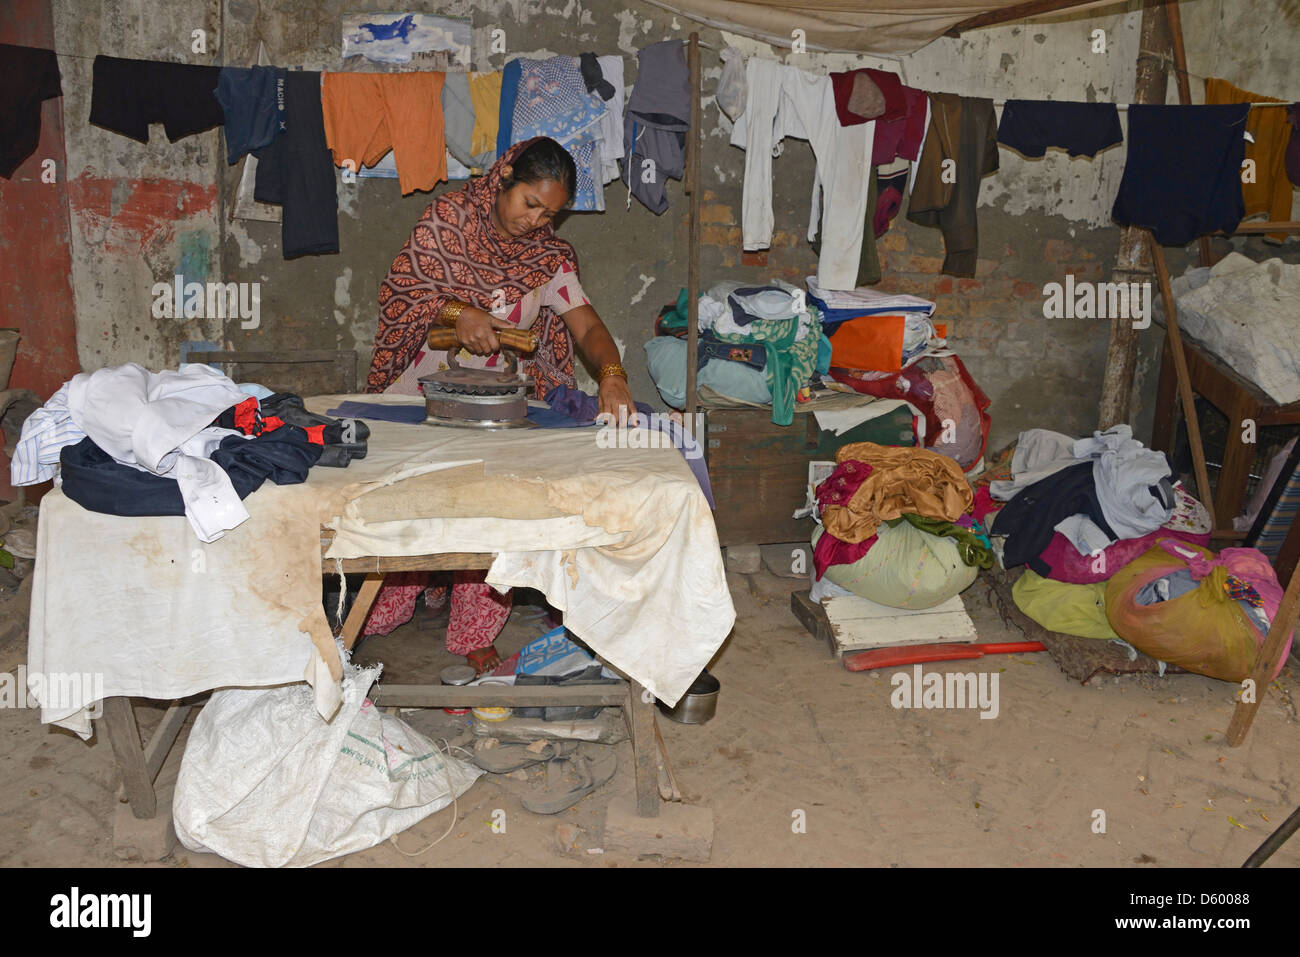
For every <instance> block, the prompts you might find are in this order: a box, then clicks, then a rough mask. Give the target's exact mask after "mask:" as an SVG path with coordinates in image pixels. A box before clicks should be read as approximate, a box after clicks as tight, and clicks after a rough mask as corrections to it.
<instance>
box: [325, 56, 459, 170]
mask: <svg viewBox="0 0 1300 957" xmlns="http://www.w3.org/2000/svg"><path fill="white" fill-rule="evenodd" d="M445 79H446V75H445V74H443V73H438V72H432V71H428V72H420V73H326V74H325V80H324V83H323V85H322V87H321V107H322V109H323V110H324V113H325V141H326V142H327V143H328V144H329V148H330V152H332V153H333V154H334V165H335V166H340V167H343V166H345V165H346V164H347V163H348V161H349V160H350V161H351V162H352V164H353V165H352V168H353V170H354V172H355V171H357V170H360V169H361V167H362V166H374V165H375V164H376V163H378V162H379V161H380V160H381V159H383V158H384V154H385V153H387V152H388V151H389V150H392V151H393V159H394V160H395V161H396V163H397V180H398V182H399V183H400V184H401V188H402V195H403V196H405V195H406V194H407V193H412V192H415V190H417V189H421V190H426V191H427V190H431V189H433V188H434V187H435V186H437V185H438V183H439V182H441V181H442V180H445V179H446V178H447V141H446V132H445V130H444V128H443V119H442V85H443V81H444V80H445Z"/></svg>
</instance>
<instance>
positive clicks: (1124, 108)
mask: <svg viewBox="0 0 1300 957" xmlns="http://www.w3.org/2000/svg"><path fill="white" fill-rule="evenodd" d="M689 42H690V41H689V40H683V41H682V43H683V44H685V43H689ZM12 45H14V46H23V45H25V44H12ZM697 45H698V46H699V47H700V48H701V49H704V50H713V51H714V52H717V51H716V48H715V47H713V46H712V45H711V44H708V43H705V42H704V41H702V40H701V41H698V43H697ZM31 49H34V50H44V49H49V48H47V47H32V48H31ZM50 52H52V53H53V54H54V55H55V56H58V57H73V58H75V59H78V60H93V59H95V56H96V55H98V54H96V55H88V54H85V53H62V52H60V51H58V50H51V51H50ZM1144 56H1145V54H1144ZM1151 56H1154V54H1151ZM1139 58H1141V57H1139ZM1157 59H1168V58H1167V57H1157ZM164 62H171V61H164ZM196 65H210V66H225V65H226V64H219V63H218V64H196ZM1166 65H1167V66H1168V67H1169V69H1172V70H1178V68H1177V67H1176V66H1174V65H1173V62H1172V60H1171V61H1170V62H1169V63H1168V64H1166ZM285 69H286V70H294V69H302V67H292V66H289V67H285ZM324 72H333V73H343V72H351V71H345V70H331V71H324ZM410 72H414V73H419V72H424V71H420V70H413V71H410ZM429 72H438V73H458V72H470V71H468V70H464V71H460V70H437V71H429ZM1178 72H1180V73H1185V74H1187V75H1188V76H1190V77H1195V78H1196V79H1198V80H1204V79H1208V77H1204V76H1201V74H1199V73H1192V72H1190V71H1188V70H1179V71H1178ZM927 92H929V91H927ZM1012 99H1016V100H1020V99H1026V97H1012ZM1043 102H1047V103H1050V102H1052V101H1051V100H1044V101H1043ZM1096 102H1098V103H1104V102H1105V101H1102V100H1098V101H1096ZM1006 104H1007V101H1006V100H1005V99H1002V100H994V101H993V105H994V107H996V108H998V109H1001V108H1002V107H1004V106H1006ZM1129 105H1130V104H1128V103H1116V104H1115V109H1117V110H1119V111H1120V112H1127V111H1128V108H1129ZM1157 105H1161V104H1157ZM1169 105H1171V106H1197V105H1200V104H1194V103H1191V104H1169ZM1290 105H1291V102H1290V101H1280V102H1277V103H1250V104H1249V107H1250V108H1251V109H1255V108H1257V107H1267V106H1290Z"/></svg>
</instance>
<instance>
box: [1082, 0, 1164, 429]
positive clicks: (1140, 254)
mask: <svg viewBox="0 0 1300 957" xmlns="http://www.w3.org/2000/svg"><path fill="white" fill-rule="evenodd" d="M1168 30H1169V18H1168V16H1167V8H1166V7H1165V4H1164V3H1163V0H1146V5H1145V6H1144V7H1143V9H1142V32H1141V39H1140V40H1139V41H1138V50H1139V52H1138V59H1137V79H1136V81H1135V83H1134V87H1133V102H1134V103H1163V102H1164V101H1165V89H1166V87H1167V86H1168V85H1169V73H1168V71H1167V70H1166V68H1165V61H1164V59H1162V58H1161V57H1160V56H1152V55H1151V54H1153V53H1155V54H1158V53H1160V52H1161V51H1165V50H1168V49H1169V48H1170V45H1171V41H1170V39H1169V32H1168ZM1145 233H1146V230H1144V229H1141V228H1140V227H1137V226H1126V227H1124V229H1123V230H1122V231H1121V232H1120V239H1119V252H1118V253H1117V254H1116V257H1115V269H1114V270H1113V271H1112V272H1111V281H1112V282H1120V283H1131V282H1143V281H1145V280H1149V279H1150V277H1151V262H1150V260H1149V258H1148V256H1147V245H1146V242H1145V240H1144V235H1145ZM1137 344H1138V333H1137V330H1136V329H1134V328H1133V323H1132V322H1131V321H1130V320H1128V319H1120V318H1115V319H1112V320H1111V323H1110V343H1109V345H1108V346H1107V348H1106V371H1105V373H1104V374H1103V376H1102V382H1101V403H1100V406H1099V408H1098V414H1097V418H1098V428H1101V429H1109V428H1110V427H1111V426H1114V425H1119V424H1121V423H1125V422H1128V421H1129V413H1130V408H1129V407H1130V404H1131V402H1132V400H1133V379H1134V373H1135V370H1136V369H1137Z"/></svg>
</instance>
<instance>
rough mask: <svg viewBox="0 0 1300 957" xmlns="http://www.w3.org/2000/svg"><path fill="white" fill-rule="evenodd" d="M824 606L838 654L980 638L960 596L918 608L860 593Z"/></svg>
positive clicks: (839, 598)
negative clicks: (880, 601) (871, 598)
mask: <svg viewBox="0 0 1300 957" xmlns="http://www.w3.org/2000/svg"><path fill="white" fill-rule="evenodd" d="M823 607H824V609H825V611H826V618H827V620H828V621H829V623H830V629H831V636H832V638H833V640H834V642H835V646H836V653H837V654H838V655H841V656H842V655H844V654H846V653H848V652H852V651H861V650H863V649H866V648H893V647H899V646H903V645H929V644H937V643H940V642H972V641H975V640H976V638H977V637H978V636H977V635H976V633H975V623H974V622H973V621H971V618H970V615H968V614H966V606H965V605H963V604H962V601H961V597H960V596H956V595H954V596H953V597H952V598H950V599H949V600H948V601H946V602H944V603H943V604H941V605H938V606H936V607H934V608H926V609H921V610H917V611H910V610H908V609H905V608H890V607H888V606H886V605H881V604H878V603H877V602H873V601H868V600H867V599H866V598H859V597H858V596H856V595H849V596H838V597H835V598H828V599H827V600H826V601H825V602H823Z"/></svg>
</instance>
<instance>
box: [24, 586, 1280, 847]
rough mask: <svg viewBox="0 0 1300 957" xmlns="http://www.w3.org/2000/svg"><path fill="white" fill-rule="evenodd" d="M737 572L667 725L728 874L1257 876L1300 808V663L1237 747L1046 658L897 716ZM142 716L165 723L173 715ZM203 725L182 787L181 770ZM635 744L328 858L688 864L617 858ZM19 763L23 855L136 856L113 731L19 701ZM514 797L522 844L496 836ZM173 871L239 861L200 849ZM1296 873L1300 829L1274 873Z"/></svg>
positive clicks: (382, 646) (983, 625)
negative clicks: (919, 871) (615, 806)
mask: <svg viewBox="0 0 1300 957" xmlns="http://www.w3.org/2000/svg"><path fill="white" fill-rule="evenodd" d="M730 584H731V591H732V595H733V598H734V600H735V603H736V608H737V612H738V615H739V618H738V621H737V624H736V629H735V632H734V634H733V635H732V637H731V638H730V639H729V641H728V642H727V644H726V645H725V646H724V648H723V650H722V652H721V653H720V654H719V656H718V658H717V660H716V662H715V664H714V667H713V673H714V674H715V675H716V676H717V677H718V678H719V679H720V680H721V682H722V692H721V696H720V699H719V705H718V714H717V717H716V718H715V719H714V720H713V721H711V722H710V723H708V724H706V725H702V726H686V725H679V724H674V723H673V722H671V721H667V720H664V719H663V718H660V722H659V723H660V726H661V727H662V730H663V734H664V737H665V739H666V742H667V746H668V750H669V754H670V756H671V759H672V762H673V764H674V768H675V770H676V773H677V777H678V780H679V782H680V785H681V788H682V790H683V792H684V793H685V798H686V801H687V802H688V803H692V804H698V805H704V806H707V807H709V808H711V809H712V812H713V818H714V827H715V835H714V844H713V854H712V862H711V863H712V864H714V865H735V866H763V865H792V866H837V865H867V866H875V867H885V866H891V867H892V866H900V867H914V866H927V865H929V866H1018V865H1047V866H1063V867H1069V866H1078V865H1083V866H1096V865H1103V866H1146V867H1162V866H1192V867H1237V866H1240V864H1241V863H1242V861H1244V860H1245V858H1246V857H1247V856H1248V855H1249V854H1250V852H1251V851H1252V850H1254V848H1255V847H1256V846H1257V845H1258V844H1259V843H1260V842H1261V841H1262V840H1263V839H1264V837H1265V836H1266V835H1267V834H1268V833H1269V832H1270V831H1271V830H1272V829H1273V828H1274V827H1276V826H1277V825H1278V824H1280V823H1281V822H1282V820H1283V819H1284V818H1285V817H1286V816H1287V815H1288V814H1289V813H1290V812H1291V811H1292V810H1293V809H1294V807H1295V805H1296V802H1297V801H1300V789H1297V791H1294V792H1293V791H1292V790H1291V784H1290V774H1291V772H1290V771H1289V770H1288V769H1289V768H1292V767H1296V766H1300V736H1297V733H1296V732H1297V725H1296V715H1295V709H1294V705H1293V703H1292V701H1293V694H1294V692H1295V689H1296V681H1295V678H1294V676H1293V670H1294V669H1293V667H1292V668H1288V670H1287V671H1285V672H1284V673H1283V676H1282V677H1281V679H1280V680H1279V681H1278V682H1275V683H1274V685H1273V686H1272V687H1271V688H1270V689H1269V693H1268V695H1267V697H1266V698H1265V700H1264V702H1263V704H1262V706H1261V708H1260V711H1259V714H1258V717H1257V719H1256V721H1255V724H1254V727H1253V729H1252V730H1251V733H1250V736H1249V737H1248V739H1247V741H1246V743H1245V744H1244V745H1243V746H1241V747H1239V748H1230V747H1228V745H1227V744H1226V742H1225V740H1224V731H1225V729H1226V728H1227V726H1228V721H1229V718H1230V716H1231V711H1232V707H1233V701H1234V697H1233V695H1234V691H1235V686H1231V685H1228V684H1226V683H1223V682H1219V681H1214V680H1212V679H1209V678H1202V677H1198V676H1188V675H1179V676H1170V677H1167V678H1155V677H1126V678H1122V679H1121V678H1109V677H1108V678H1105V679H1097V680H1095V681H1094V683H1093V684H1092V685H1090V686H1086V687H1085V686H1081V685H1079V684H1078V683H1077V682H1075V681H1072V680H1070V679H1069V678H1067V677H1065V676H1064V675H1063V674H1062V673H1061V672H1060V671H1059V670H1058V669H1057V668H1056V666H1055V665H1054V664H1053V663H1052V661H1051V660H1050V658H1048V656H1047V655H1046V654H1045V653H1040V654H1026V655H1016V656H998V657H990V658H985V659H982V660H979V661H971V662H954V663H950V664H948V665H931V666H928V667H927V669H926V670H927V671H930V670H938V671H961V672H970V671H974V672H981V671H987V672H990V673H996V674H997V675H998V681H999V686H998V687H999V714H998V716H997V717H996V718H995V719H992V720H989V719H981V718H980V716H979V712H978V711H977V710H956V709H954V710H921V709H913V710H906V709H895V708H894V707H893V706H892V705H891V703H890V692H891V690H892V687H891V683H890V675H891V674H892V673H893V671H894V670H893V669H891V670H889V671H886V672H874V673H861V674H850V673H849V672H847V671H845V670H844V669H843V667H842V666H841V665H840V664H839V663H838V662H837V661H835V660H834V659H832V658H831V657H830V655H829V653H828V651H827V649H826V648H825V646H824V645H821V644H819V643H817V642H816V641H814V639H813V638H812V637H811V636H810V635H809V634H808V633H807V632H806V631H805V630H804V629H803V628H802V626H801V625H800V624H799V623H798V622H797V621H796V619H795V618H794V616H793V615H792V614H791V612H790V603H789V596H790V593H791V591H793V590H795V589H796V588H802V587H806V586H805V584H804V583H802V582H800V581H797V580H795V579H789V578H779V577H776V576H774V575H771V574H769V573H768V572H767V571H766V570H764V571H762V572H759V573H757V574H754V575H732V576H731V579H730ZM963 597H964V599H965V602H966V605H967V608H968V609H969V611H970V613H971V615H972V617H973V618H974V619H975V621H976V624H977V626H978V628H979V632H980V638H981V640H983V641H999V640H1002V641H1006V640H1019V639H1021V638H1022V637H1023V636H1021V635H1020V634H1019V633H1018V632H1015V631H1010V632H1008V630H1007V628H1006V627H1005V626H1004V625H1003V624H1002V623H1001V622H1000V620H999V619H998V616H997V615H996V614H995V613H994V612H993V611H991V610H990V608H989V605H988V603H987V593H986V589H985V588H984V586H983V584H982V583H981V582H976V584H975V585H973V586H972V587H971V588H970V589H968V590H967V591H966V592H965V594H964V596H963ZM445 622H446V613H445V612H444V613H443V614H442V615H441V616H440V617H426V616H425V613H424V611H423V610H421V611H420V612H419V615H418V616H417V619H416V621H414V622H412V623H411V624H409V625H407V626H404V627H403V628H401V629H399V630H398V631H397V632H394V634H393V635H391V636H389V637H387V638H383V639H371V640H369V641H368V642H366V643H365V644H363V645H362V646H361V648H360V649H359V650H358V660H359V661H382V662H383V663H384V665H385V668H386V674H387V676H388V677H389V678H390V679H391V680H412V679H414V678H416V677H420V678H422V679H424V680H428V677H427V676H432V675H436V673H437V670H438V669H439V668H441V667H442V666H444V665H446V664H450V663H453V659H452V658H451V656H450V655H448V654H447V652H446V650H445V648H444V647H443V643H442V635H443V629H444V628H445ZM544 630H546V625H545V622H544V621H543V620H542V618H541V612H540V610H539V609H538V608H536V607H534V606H527V605H516V609H515V612H514V615H513V616H512V619H511V621H510V623H509V624H508V625H507V629H506V632H505V633H504V634H503V638H502V640H501V641H500V642H499V646H500V647H501V648H502V650H503V652H505V653H507V654H508V653H510V652H512V651H514V650H516V649H517V648H518V647H520V646H521V645H522V644H523V643H524V642H526V641H527V640H529V639H531V638H532V637H535V636H536V635H538V634H541V633H542V632H543V631H544ZM24 658H25V649H24V648H23V647H21V643H19V644H15V645H11V646H10V647H9V648H8V649H7V650H4V651H0V671H9V672H13V671H14V670H15V668H16V667H17V666H18V665H19V664H21V663H22V662H23V660H24ZM1293 665H1294V663H1293ZM140 711H141V715H140V721H141V725H142V729H143V731H144V732H145V733H146V734H147V733H148V731H149V729H150V727H151V726H152V724H153V723H155V722H156V721H157V720H158V717H159V716H160V715H161V709H160V708H141V709H140ZM405 717H406V718H407V720H409V721H410V722H411V723H412V724H413V725H414V726H416V727H417V728H420V729H421V730H423V731H425V732H426V733H428V734H430V735H431V736H434V737H437V738H442V737H447V738H451V739H454V738H455V737H456V735H458V734H460V733H461V732H464V731H467V729H466V728H465V727H464V724H463V722H464V720H465V719H463V718H453V717H450V716H447V715H445V714H443V713H442V712H440V711H438V712H420V713H412V714H407V715H405ZM190 720H191V722H192V720H193V718H192V717H191V719H190ZM186 733H187V732H182V737H181V739H180V741H178V743H177V746H176V747H175V748H174V749H173V752H172V758H171V759H170V761H169V765H168V767H167V768H165V769H164V771H163V779H164V780H165V779H167V778H168V777H171V778H172V779H174V775H175V769H176V764H177V761H178V759H179V756H180V753H181V748H182V746H183V744H184V741H185V736H186ZM618 749H619V758H620V768H619V772H618V774H617V775H616V777H615V778H614V780H613V781H612V782H611V783H610V784H609V785H607V786H606V787H605V788H603V789H602V790H600V791H598V792H596V793H594V794H592V795H590V796H588V797H587V798H585V799H584V800H583V801H582V802H580V803H579V804H578V805H577V806H576V807H574V808H572V809H570V810H569V811H566V812H564V813H562V814H559V815H555V816H540V815H535V814H532V813H530V812H528V811H526V810H524V808H523V807H522V805H521V804H520V803H519V800H518V798H517V797H516V796H515V795H514V793H512V792H511V791H508V790H507V789H506V788H505V787H503V786H502V784H500V783H498V782H496V781H494V780H492V779H491V776H487V777H485V778H484V779H480V781H479V782H477V783H476V784H475V785H474V786H473V787H472V788H471V789H470V790H469V791H468V792H467V793H466V794H465V795H464V797H463V798H462V799H461V800H460V801H459V802H458V806H457V809H456V821H455V826H454V827H453V828H452V829H451V832H450V834H449V835H448V836H447V838H446V839H445V840H443V841H442V842H441V843H439V844H437V845H436V846H434V847H432V848H430V849H428V850H425V851H424V852H423V853H419V854H417V855H416V856H409V857H408V856H405V855H403V854H402V853H400V852H399V850H398V849H397V848H395V847H394V846H393V845H392V844H389V843H385V844H382V845H380V846H378V847H375V848H372V849H370V850H368V851H365V852H361V853H357V854H353V855H350V856H348V857H345V858H342V859H339V860H336V861H332V862H329V863H327V864H325V865H322V866H326V867H351V866H374V865H380V866H448V865H453V866H454V865H470V866H485V865H486V866H491V865H516V864H517V865H543V866H568V867H583V866H585V867H611V866H652V865H656V864H666V865H670V866H687V865H683V864H681V862H674V861H664V860H661V859H659V858H656V857H644V858H640V859H638V858H637V857H634V856H632V855H629V854H623V855H620V854H616V853H612V852H610V853H601V852H602V851H603V847H602V840H603V833H602V831H603V822H604V817H605V807H606V805H607V803H608V801H609V799H610V797H611V796H613V795H617V794H628V793H630V792H631V790H632V780H633V778H632V766H631V748H630V745H629V744H627V743H624V744H622V745H619V746H618ZM0 767H3V768H4V769H5V773H4V774H3V775H0V865H7V866H29V865H80V866H111V865H122V864H127V862H123V861H120V860H118V859H117V858H116V857H115V855H114V841H113V823H112V822H113V816H114V805H115V791H116V778H115V772H114V767H113V756H112V752H111V749H110V748H109V746H108V743H107V741H106V740H104V739H103V737H102V735H98V734H97V735H96V737H95V739H93V740H92V742H90V743H89V744H87V743H85V742H82V741H81V740H79V739H78V738H76V737H74V736H72V735H70V734H67V733H65V732H62V731H58V730H54V729H51V728H47V727H43V726H41V725H40V723H39V721H38V715H37V712H35V711H31V710H22V709H0ZM498 810H500V811H504V812H505V817H504V820H505V825H506V826H505V829H504V833H498V832H496V831H494V829H493V826H492V825H493V821H494V820H497V821H500V820H501V817H500V815H494V812H496V811H498ZM1098 810H1100V811H1102V812H1104V814H1105V832H1104V833H1097V832H1096V831H1095V826H1096V822H1097V821H1098V820H1100V819H1099V817H1098V816H1097V814H1096V812H1097V811H1098ZM451 815H452V811H451V809H446V810H443V811H440V812H438V813H436V814H434V815H432V816H430V817H429V818H427V819H425V820H424V821H423V822H421V823H420V824H418V825H416V826H415V827H413V828H411V829H409V830H408V831H406V832H404V833H402V834H401V835H399V836H398V839H397V843H398V845H399V846H400V848H401V849H402V850H404V851H406V852H408V853H411V854H414V853H415V852H418V851H421V850H422V849H424V848H426V847H427V845H429V844H430V843H431V842H433V841H434V840H435V839H437V838H438V837H439V836H440V835H442V834H443V833H444V832H446V831H447V829H448V826H449V824H450V823H451V820H452V818H451ZM560 825H565V827H564V828H563V829H562V831H561V832H560V833H557V829H558V828H559V826H560ZM592 851H595V852H597V853H591V852H592ZM161 863H162V866H171V867H211V866H217V867H221V866H231V865H229V864H228V863H227V862H225V861H223V860H222V859H220V858H218V857H216V856H215V855H211V854H197V853H191V852H189V851H186V850H185V849H184V848H179V847H178V848H177V850H176V851H175V852H174V853H173V854H172V855H171V856H169V857H167V858H166V859H164V860H163V861H162V862H161ZM1297 864H1300V839H1296V840H1293V841H1291V842H1290V843H1289V844H1287V845H1286V846H1285V847H1283V848H1282V850H1280V851H1279V852H1278V853H1277V854H1276V855H1275V856H1274V857H1273V859H1272V860H1271V861H1270V863H1269V865H1268V866H1270V867H1272V866H1287V865H1289V866H1296V865H1297ZM128 866H129V865H128Z"/></svg>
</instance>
